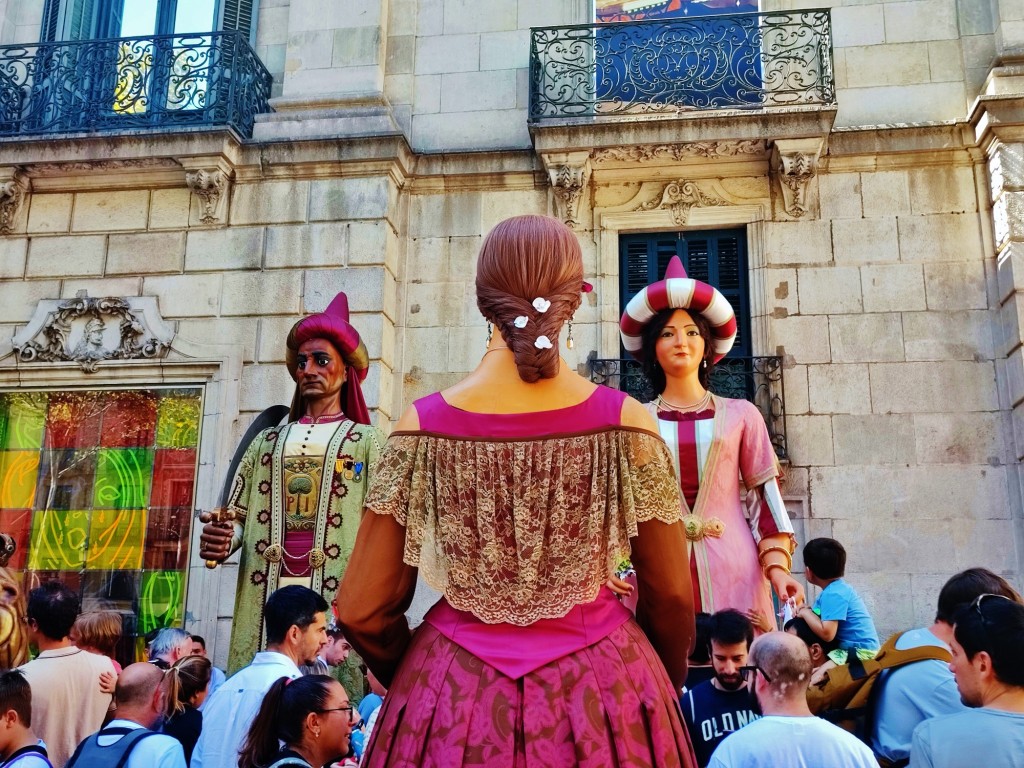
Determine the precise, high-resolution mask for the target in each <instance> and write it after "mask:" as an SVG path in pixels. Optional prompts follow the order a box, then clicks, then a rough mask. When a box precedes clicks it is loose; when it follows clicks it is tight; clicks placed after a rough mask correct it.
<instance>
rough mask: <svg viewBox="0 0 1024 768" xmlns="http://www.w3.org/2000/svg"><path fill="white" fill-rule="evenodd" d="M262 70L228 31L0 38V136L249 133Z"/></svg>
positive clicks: (263, 98) (240, 38) (262, 103)
mask: <svg viewBox="0 0 1024 768" xmlns="http://www.w3.org/2000/svg"><path fill="white" fill-rule="evenodd" d="M270 84H271V75H270V72H268V71H267V68H266V67H265V66H263V62H261V61H260V60H259V57H258V56H257V55H256V52H255V51H253V49H252V47H251V46H250V45H249V41H248V40H247V39H246V37H245V35H244V34H243V33H241V32H237V31H225V32H206V33H202V34H188V35H153V36H149V37H122V38H111V39H106V40H74V41H68V42H58V43H34V44H29V45H5V46H0V136H31V135H45V134H54V133H78V132H94V131H103V132H109V131H126V130H134V129H146V128H149V129H154V128H156V129H164V130H166V129H167V128H169V127H175V126H198V127H229V128H232V129H234V130H235V131H236V132H237V133H238V134H239V136H240V137H241V138H250V137H251V136H252V127H253V122H254V120H255V117H256V115H258V114H260V113H262V112H268V111H270V110H269V107H268V106H267V99H268V98H270Z"/></svg>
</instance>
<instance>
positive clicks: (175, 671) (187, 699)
mask: <svg viewBox="0 0 1024 768" xmlns="http://www.w3.org/2000/svg"><path fill="white" fill-rule="evenodd" d="M212 668H213V664H211V663H210V660H209V659H208V658H206V657H205V656H186V657H185V658H183V659H178V660H177V661H176V662H174V664H173V665H172V666H171V668H170V669H168V670H167V677H168V683H167V706H166V709H165V711H164V727H163V732H164V733H166V734H167V735H168V736H173V737H174V738H176V739H177V740H178V741H180V742H181V748H182V750H183V751H184V752H185V763H186V764H187V763H188V762H189V761H190V760H191V759H192V750H193V749H195V747H196V742H197V741H199V734H200V733H202V732H203V713H202V712H200V711H199V707H201V706H202V704H203V702H204V701H205V700H206V691H207V688H208V687H209V685H210V673H211V670H212Z"/></svg>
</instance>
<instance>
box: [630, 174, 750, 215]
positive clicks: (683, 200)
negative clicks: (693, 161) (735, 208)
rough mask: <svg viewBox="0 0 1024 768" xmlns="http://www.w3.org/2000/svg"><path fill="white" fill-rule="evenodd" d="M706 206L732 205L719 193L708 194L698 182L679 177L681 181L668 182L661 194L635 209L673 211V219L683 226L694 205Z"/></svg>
mask: <svg viewBox="0 0 1024 768" xmlns="http://www.w3.org/2000/svg"><path fill="white" fill-rule="evenodd" d="M695 205H696V206H699V207H701V208H706V207H708V206H714V205H730V203H729V201H728V200H725V199H724V198H721V197H718V196H717V195H713V194H708V193H706V192H704V191H703V190H702V189H701V188H700V187H699V186H697V182H695V181H688V180H687V179H679V181H673V182H670V183H669V184H666V185H665V187H664V189H662V191H661V194H660V195H659V196H658V197H655V198H653V199H651V200H649V201H648V202H646V203H641V204H640V205H638V206H637V207H636V208H634V209H633V210H634V211H653V210H655V209H658V208H663V209H665V210H668V211H671V212H672V220H673V221H674V222H675V223H676V224H678V225H680V226H682V225H685V224H686V223H687V222H688V221H689V218H690V209H691V208H693V207H694V206H695Z"/></svg>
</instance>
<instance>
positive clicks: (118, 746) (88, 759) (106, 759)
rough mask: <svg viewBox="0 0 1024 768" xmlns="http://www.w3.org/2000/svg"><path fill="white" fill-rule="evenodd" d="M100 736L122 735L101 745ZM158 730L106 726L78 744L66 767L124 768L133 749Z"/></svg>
mask: <svg viewBox="0 0 1024 768" xmlns="http://www.w3.org/2000/svg"><path fill="white" fill-rule="evenodd" d="M100 736H120V737H121V738H120V739H118V740H117V741H115V742H114V743H113V744H108V745H107V746H105V747H104V746H101V745H100V742H99V739H100ZM150 736H156V732H154V731H151V730H149V729H148V728H124V727H117V728H104V729H102V730H100V731H97V732H96V733H94V734H93V735H92V736H90V737H89V738H87V739H85V740H84V741H83V742H82V743H81V744H79V745H78V749H76V750H75V754H73V755H72V756H71V759H70V760H69V761H68V764H67V766H65V768H75V766H80V767H81V768H124V764H125V763H127V762H128V757H129V756H130V755H131V753H132V750H133V749H135V747H136V746H137V745H138V743H139V742H140V741H142V740H143V739H145V738H148V737H150Z"/></svg>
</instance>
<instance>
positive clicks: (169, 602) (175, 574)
mask: <svg viewBox="0 0 1024 768" xmlns="http://www.w3.org/2000/svg"><path fill="white" fill-rule="evenodd" d="M184 615H185V574H184V573H182V572H181V571H143V572H142V590H141V592H140V593H139V613H138V616H139V634H142V635H144V634H146V633H147V632H151V631H152V630H154V629H160V628H162V627H173V626H176V625H178V626H180V624H181V621H182V619H183V618H184Z"/></svg>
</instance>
